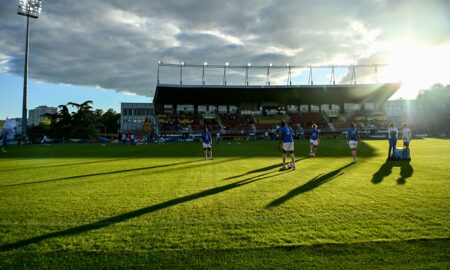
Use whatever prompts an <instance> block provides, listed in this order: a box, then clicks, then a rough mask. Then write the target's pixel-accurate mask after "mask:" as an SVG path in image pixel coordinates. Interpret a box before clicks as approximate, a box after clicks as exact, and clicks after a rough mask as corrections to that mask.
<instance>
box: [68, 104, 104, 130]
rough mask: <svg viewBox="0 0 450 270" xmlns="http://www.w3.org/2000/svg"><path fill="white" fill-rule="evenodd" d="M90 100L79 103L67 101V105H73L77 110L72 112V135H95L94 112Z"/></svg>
mask: <svg viewBox="0 0 450 270" xmlns="http://www.w3.org/2000/svg"><path fill="white" fill-rule="evenodd" d="M92 103H93V102H92V100H87V101H85V102H83V103H81V104H78V103H74V102H69V103H67V105H68V106H73V107H75V108H76V109H77V111H75V112H73V113H72V135H73V137H77V138H90V137H95V136H97V133H98V130H97V123H96V119H97V118H96V117H95V113H94V111H93V110H92V106H91V104H92Z"/></svg>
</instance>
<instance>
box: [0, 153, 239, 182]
mask: <svg viewBox="0 0 450 270" xmlns="http://www.w3.org/2000/svg"><path fill="white" fill-rule="evenodd" d="M235 159H239V158H235ZM235 159H229V160H227V161H231V160H235ZM195 162H204V159H198V160H193V161H186V162H177V163H171V164H163V165H156V166H149V167H141V168H134V169H126V170H118V171H111V172H102V173H91V174H81V175H74V176H69V177H61V178H55V179H50V180H39V181H34V182H26V183H19V184H11V185H3V186H2V187H13V186H24V185H33V184H42V183H49V182H57V181H65V180H73V179H78V178H85V177H92V176H101V175H111V174H118V173H127V172H135V171H144V170H151V169H158V168H165V167H171V166H176V165H183V164H189V163H195ZM220 162H222V163H223V162H225V161H224V160H220ZM212 164H215V163H212V162H209V163H201V164H199V165H197V166H189V167H183V168H184V169H186V168H192V167H198V166H207V165H212ZM172 170H174V169H172Z"/></svg>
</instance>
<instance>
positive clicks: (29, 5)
mask: <svg viewBox="0 0 450 270" xmlns="http://www.w3.org/2000/svg"><path fill="white" fill-rule="evenodd" d="M42 1H43V0H19V10H18V11H17V14H19V15H22V16H25V17H27V33H26V39H25V63H24V67H23V69H24V71H23V104H22V139H25V138H26V136H27V126H28V123H27V122H28V121H27V115H28V108H27V97H28V51H29V48H28V43H29V41H28V40H29V36H30V35H29V29H30V17H31V18H34V19H37V18H39V14H40V13H41V11H42Z"/></svg>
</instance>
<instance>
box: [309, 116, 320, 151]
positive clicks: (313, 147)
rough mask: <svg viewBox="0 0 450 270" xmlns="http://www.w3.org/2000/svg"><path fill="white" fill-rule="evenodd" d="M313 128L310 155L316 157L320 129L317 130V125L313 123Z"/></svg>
mask: <svg viewBox="0 0 450 270" xmlns="http://www.w3.org/2000/svg"><path fill="white" fill-rule="evenodd" d="M312 128H313V130H312V131H311V139H310V140H309V156H310V157H315V156H316V151H317V146H318V145H319V131H318V130H317V125H316V124H313V125H312Z"/></svg>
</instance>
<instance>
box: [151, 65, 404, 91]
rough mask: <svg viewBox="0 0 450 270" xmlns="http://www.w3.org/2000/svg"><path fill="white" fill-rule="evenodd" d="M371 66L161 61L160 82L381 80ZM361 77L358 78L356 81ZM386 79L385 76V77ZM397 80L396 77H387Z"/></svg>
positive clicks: (256, 83) (276, 83) (266, 83)
mask: <svg viewBox="0 0 450 270" xmlns="http://www.w3.org/2000/svg"><path fill="white" fill-rule="evenodd" d="M386 67H388V65H386V64H371V65H290V64H286V65H282V66H276V65H272V64H269V65H267V66H261V65H252V64H251V63H248V64H247V65H230V64H229V63H225V64H224V65H210V64H208V63H206V62H205V63H204V64H203V65H193V64H186V63H184V62H181V63H179V64H173V63H163V62H161V61H160V62H158V70H157V84H158V85H196V86H205V85H208V86H211V85H215V86H227V85H239V86H259V85H260V86H268V87H270V86H281V85H285V86H291V85H314V84H316V85H317V84H319V85H336V84H357V83H379V79H380V76H379V74H380V69H385V68H386ZM357 78H358V80H359V81H358V80H357ZM383 80H386V78H383ZM388 80H390V81H398V80H396V79H392V78H391V79H388Z"/></svg>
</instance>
